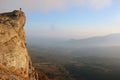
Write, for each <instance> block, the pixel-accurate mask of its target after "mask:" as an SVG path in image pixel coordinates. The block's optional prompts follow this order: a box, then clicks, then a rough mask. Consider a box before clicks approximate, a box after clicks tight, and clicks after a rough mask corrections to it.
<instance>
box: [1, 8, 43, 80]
mask: <svg viewBox="0 0 120 80" xmlns="http://www.w3.org/2000/svg"><path fill="white" fill-rule="evenodd" d="M25 22H26V17H25V14H24V12H22V11H19V10H15V11H13V12H8V13H1V14H0V80H41V79H38V75H37V73H36V72H35V71H34V68H33V67H32V62H31V59H30V57H29V55H28V52H27V48H26V37H25V32H24V25H25Z"/></svg>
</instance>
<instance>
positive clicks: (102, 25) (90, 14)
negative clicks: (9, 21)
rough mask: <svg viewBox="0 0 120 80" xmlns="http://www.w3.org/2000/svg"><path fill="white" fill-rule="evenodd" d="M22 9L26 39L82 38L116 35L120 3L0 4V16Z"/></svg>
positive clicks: (42, 0)
mask: <svg viewBox="0 0 120 80" xmlns="http://www.w3.org/2000/svg"><path fill="white" fill-rule="evenodd" d="M19 8H22V10H23V11H24V12H26V16H27V23H26V26H25V29H26V32H27V35H29V36H36V37H38V36H39V37H51V38H85V37H90V36H98V35H107V34H111V33H120V0H1V1H0V12H6V11H12V10H14V9H19Z"/></svg>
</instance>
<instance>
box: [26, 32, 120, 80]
mask: <svg viewBox="0 0 120 80" xmlns="http://www.w3.org/2000/svg"><path fill="white" fill-rule="evenodd" d="M116 36H118V34H117V35H115V34H114V36H113V35H109V36H104V37H92V38H88V39H83V40H72V41H71V40H68V41H67V42H66V41H61V42H58V44H56V43H55V42H50V43H49V40H48V42H46V44H45V43H43V42H42V43H38V44H35V43H34V44H33V43H32V42H31V44H30V45H28V50H29V53H30V55H31V58H32V61H33V63H34V66H35V67H36V69H37V70H38V71H40V72H43V73H44V74H46V75H47V76H48V77H49V78H50V79H52V80H120V76H119V74H120V68H119V67H120V54H119V52H120V46H119V43H120V42H119V39H118V38H117V37H116ZM103 40H104V41H103ZM46 41H47V40H46ZM83 42H85V43H88V44H85V46H83V47H82V46H81V45H84V43H83ZM48 43H49V44H48ZM59 43H60V44H59ZM75 43H77V45H75ZM78 43H79V44H78ZM108 43H109V45H108ZM61 44H62V45H61ZM80 44H81V45H80ZM93 44H94V46H92V45H93ZM98 44H104V45H102V46H101V45H98ZM113 44H114V45H113ZM78 45H80V47H79V46H78ZM87 45H88V46H87ZM89 45H91V46H89Z"/></svg>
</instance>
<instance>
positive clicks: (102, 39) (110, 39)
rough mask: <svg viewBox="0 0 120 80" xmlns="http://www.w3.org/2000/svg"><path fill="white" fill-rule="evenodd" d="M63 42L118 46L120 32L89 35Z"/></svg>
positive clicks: (78, 44)
mask: <svg viewBox="0 0 120 80" xmlns="http://www.w3.org/2000/svg"><path fill="white" fill-rule="evenodd" d="M64 44H66V45H68V46H73V47H97V46H98V47H103V46H120V33H119V34H110V35H107V36H97V37H90V38H86V39H79V40H75V39H74V40H69V41H67V42H65V43H64Z"/></svg>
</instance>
